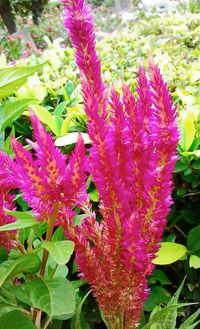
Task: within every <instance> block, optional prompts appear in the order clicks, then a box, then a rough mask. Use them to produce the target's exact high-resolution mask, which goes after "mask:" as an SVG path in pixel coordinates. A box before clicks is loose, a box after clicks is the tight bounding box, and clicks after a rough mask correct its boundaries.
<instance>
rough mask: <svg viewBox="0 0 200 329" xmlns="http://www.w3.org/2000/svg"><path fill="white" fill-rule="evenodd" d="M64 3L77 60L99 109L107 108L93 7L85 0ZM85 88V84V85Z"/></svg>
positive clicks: (63, 0)
mask: <svg viewBox="0 0 200 329" xmlns="http://www.w3.org/2000/svg"><path fill="white" fill-rule="evenodd" d="M62 2H63V3H64V8H65V11H64V26H65V28H66V29H67V30H68V32H69V36H70V39H71V41H72V44H73V46H74V48H75V49H76V55H75V56H76V62H77V65H78V67H79V69H80V71H81V74H82V75H83V79H86V80H87V81H88V83H89V85H90V88H91V89H92V92H93V94H94V96H95V97H96V98H97V99H98V106H99V111H104V110H105V100H106V86H105V84H104V83H103V81H102V78H101V63H100V60H99V58H98V56H97V53H96V50H95V35H94V23H93V17H92V14H91V7H90V6H85V1H84V0H77V1H73V0H69V1H68V0H62ZM83 88H84V86H83Z"/></svg>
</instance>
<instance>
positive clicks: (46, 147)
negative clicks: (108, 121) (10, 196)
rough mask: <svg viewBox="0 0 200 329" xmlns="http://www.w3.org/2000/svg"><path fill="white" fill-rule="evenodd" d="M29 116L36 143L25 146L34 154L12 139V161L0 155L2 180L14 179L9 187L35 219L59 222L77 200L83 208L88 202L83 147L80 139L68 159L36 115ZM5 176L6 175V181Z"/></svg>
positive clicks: (9, 181)
mask: <svg viewBox="0 0 200 329" xmlns="http://www.w3.org/2000/svg"><path fill="white" fill-rule="evenodd" d="M30 116H31V122H32V126H33V132H34V137H35V139H36V142H35V143H34V142H32V141H29V140H28V143H29V144H30V145H31V147H32V148H33V152H30V151H27V150H26V149H25V148H24V147H23V146H22V145H21V144H20V143H19V142H18V141H17V140H16V139H15V138H13V139H12V148H13V151H14V153H15V161H14V160H11V159H9V157H8V156H6V155H4V154H3V153H1V154H0V163H3V172H2V175H4V176H2V179H3V178H4V184H7V185H9V183H11V180H12V179H13V183H12V185H13V184H14V187H17V188H18V189H20V190H21V192H22V193H23V198H24V200H25V201H26V202H27V204H28V205H29V206H30V207H31V208H32V212H33V213H34V214H35V216H36V218H37V219H38V220H48V218H50V217H52V216H55V214H56V219H57V221H58V223H59V220H60V219H61V220H62V219H63V215H62V212H63V210H64V209H65V210H66V211H67V210H68V211H69V210H71V209H73V208H74V207H75V204H76V200H78V205H79V206H80V207H81V206H83V208H84V207H85V205H86V203H87V200H88V197H87V194H86V192H85V190H86V189H85V187H86V174H85V172H86V162H85V146H84V143H83V141H82V138H81V136H79V139H78V143H77V145H76V148H75V150H74V152H73V154H72V156H71V158H67V157H66V156H65V155H63V154H62V153H61V152H60V150H59V149H58V148H56V147H55V145H54V142H53V140H52V137H51V135H50V134H49V133H47V131H46V129H45V128H44V127H43V126H42V124H41V123H40V121H39V120H38V118H37V117H36V115H35V114H34V113H32V112H30ZM5 173H8V175H7V176H8V178H7V180H8V181H7V182H6V179H5ZM0 177H1V176H0ZM9 177H10V178H9ZM11 188H13V186H10V189H11ZM59 216H60V217H59Z"/></svg>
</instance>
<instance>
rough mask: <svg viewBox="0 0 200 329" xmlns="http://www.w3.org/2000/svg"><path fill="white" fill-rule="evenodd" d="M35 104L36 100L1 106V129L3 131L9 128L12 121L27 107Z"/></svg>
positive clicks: (18, 101) (19, 101)
mask: <svg viewBox="0 0 200 329" xmlns="http://www.w3.org/2000/svg"><path fill="white" fill-rule="evenodd" d="M35 102H36V100H34V99H21V100H17V101H14V102H10V103H7V104H5V105H3V106H2V110H3V112H4V119H3V123H2V128H1V129H2V130H4V129H5V128H6V127H8V126H11V124H12V123H13V121H15V120H16V119H18V118H19V117H20V115H21V114H22V113H23V112H24V111H25V110H26V109H27V107H28V106H29V105H30V104H34V103H35Z"/></svg>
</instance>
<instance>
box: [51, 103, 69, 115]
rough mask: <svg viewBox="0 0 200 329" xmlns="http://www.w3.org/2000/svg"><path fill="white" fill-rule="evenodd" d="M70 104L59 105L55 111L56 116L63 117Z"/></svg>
mask: <svg viewBox="0 0 200 329" xmlns="http://www.w3.org/2000/svg"><path fill="white" fill-rule="evenodd" d="M68 104H69V102H68V101H65V102H62V103H60V104H58V105H57V106H56V108H55V110H54V115H57V116H60V115H62V114H63V112H64V110H65V109H66V106H67V105H68Z"/></svg>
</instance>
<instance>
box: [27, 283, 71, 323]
mask: <svg viewBox="0 0 200 329" xmlns="http://www.w3.org/2000/svg"><path fill="white" fill-rule="evenodd" d="M30 300H31V303H32V305H33V306H34V307H36V308H38V309H40V310H42V311H43V312H45V313H47V314H48V316H49V317H51V318H55V319H57V318H59V317H61V316H62V317H63V318H68V317H69V315H72V314H73V313H74V311H75V291H74V288H73V286H72V284H71V283H70V282H69V281H68V280H67V279H64V278H54V279H51V280H45V279H42V278H36V279H35V280H33V281H32V282H31V283H30Z"/></svg>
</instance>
